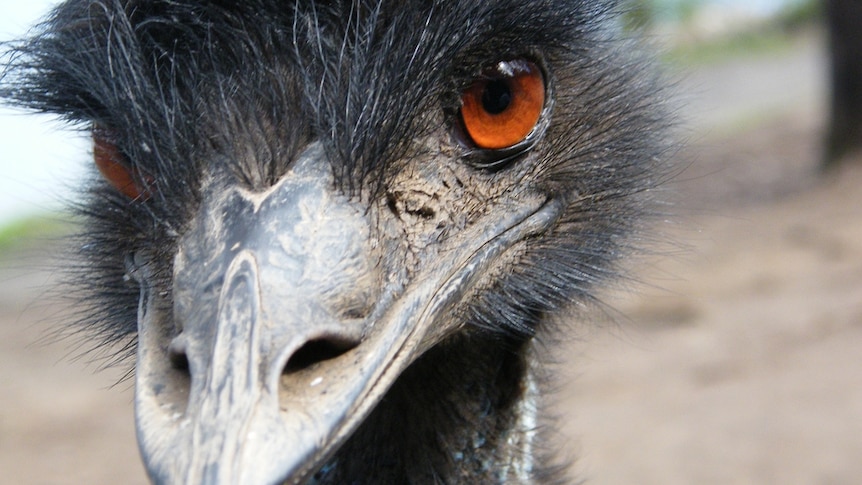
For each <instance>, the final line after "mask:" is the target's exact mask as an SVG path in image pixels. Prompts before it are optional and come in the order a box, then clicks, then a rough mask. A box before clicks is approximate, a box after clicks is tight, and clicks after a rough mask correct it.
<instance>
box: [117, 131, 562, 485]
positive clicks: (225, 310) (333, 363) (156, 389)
mask: <svg viewBox="0 0 862 485" xmlns="http://www.w3.org/2000/svg"><path fill="white" fill-rule="evenodd" d="M333 187H334V183H333V181H332V176H331V175H330V171H329V169H328V165H327V161H326V158H325V156H324V154H323V151H322V150H321V149H320V147H319V145H312V146H311V147H310V148H309V149H308V150H307V151H306V152H305V153H304V154H303V156H302V157H301V158H300V159H299V160H297V162H296V163H295V164H294V166H293V168H292V170H291V172H290V173H288V174H287V175H286V176H285V177H284V178H283V179H282V180H281V181H280V182H279V183H278V184H277V185H276V186H274V187H273V188H272V189H270V190H269V191H267V192H266V193H262V194H261V193H251V192H248V191H245V190H244V189H241V188H236V187H226V186H225V185H223V184H222V185H220V183H219V182H212V183H210V184H209V185H208V186H207V188H206V189H205V190H204V197H203V202H202V206H201V209H200V212H199V215H198V216H197V217H196V218H195V220H194V221H193V222H192V224H191V225H190V227H189V229H188V231H187V232H186V234H185V235H184V236H183V238H182V239H181V240H180V243H179V248H178V253H177V256H176V258H175V262H174V270H173V294H172V295H170V296H168V295H166V294H160V293H158V292H155V291H152V288H153V287H154V285H153V284H152V281H154V280H155V278H158V277H159V276H161V277H164V275H153V274H148V268H149V265H147V264H146V258H145V257H144V256H143V255H138V256H137V258H136V259H137V261H136V263H135V264H134V272H135V277H136V278H137V279H138V280H139V281H140V282H141V287H142V288H143V289H142V293H141V302H140V306H139V318H138V321H139V324H138V326H139V328H138V356H137V377H136V398H135V403H136V418H137V429H138V440H139V444H140V448H141V453H142V455H143V457H144V462H145V463H146V466H147V468H148V471H149V473H150V476H151V478H152V479H153V480H154V481H155V482H157V483H190V484H191V483H207V484H235V483H242V484H247V485H252V484H268V483H278V482H283V481H286V482H288V483H300V482H304V481H306V480H308V479H309V478H311V477H312V476H313V474H314V473H315V471H316V470H317V469H318V468H320V467H321V466H322V465H323V464H324V463H325V461H326V460H327V458H328V457H330V456H331V455H332V454H333V453H334V452H335V450H336V449H337V447H338V446H339V445H340V444H341V443H343V442H344V441H345V440H346V439H347V438H348V437H349V435H350V434H351V433H352V432H353V431H354V430H355V429H356V427H357V426H358V424H359V423H360V422H361V421H362V420H363V418H364V417H365V416H366V415H367V414H368V413H369V411H370V410H371V409H372V408H373V407H374V406H375V404H376V403H377V402H378V401H379V400H380V399H381V398H382V396H383V395H384V394H385V392H386V391H387V390H388V389H389V387H390V386H391V385H392V384H393V383H394V381H395V379H396V378H397V377H398V376H399V375H400V374H401V372H402V371H403V370H404V369H405V368H406V367H407V366H409V365H410V364H411V363H412V362H413V361H414V360H415V359H416V358H417V357H418V356H419V355H421V354H422V353H423V352H424V351H425V350H427V349H428V348H430V347H431V346H433V345H435V344H436V343H438V342H439V341H440V340H441V339H443V338H444V337H445V336H446V335H449V334H451V333H452V332H453V331H455V330H457V323H454V322H456V319H454V318H452V317H451V315H450V314H451V313H452V312H451V311H449V310H451V309H452V308H453V306H454V305H456V304H457V303H458V302H459V301H460V300H461V299H462V297H463V296H464V294H465V292H466V291H467V290H468V289H469V288H470V287H471V286H472V285H473V283H474V282H475V280H476V279H477V278H478V277H479V276H480V275H481V274H482V273H483V269H485V268H487V267H488V265H489V264H491V263H492V262H494V261H495V260H496V259H497V258H498V257H499V256H500V255H501V254H502V253H503V252H505V251H506V250H507V249H508V248H511V247H512V245H513V244H515V243H517V242H519V241H522V240H524V239H525V238H528V237H530V236H533V235H535V234H537V233H540V232H542V231H545V230H547V228H548V227H550V226H551V225H552V224H553V223H554V221H555V220H556V218H557V217H558V216H559V213H560V210H561V209H560V204H558V203H555V202H553V201H552V202H546V201H544V200H540V199H538V198H535V199H532V200H529V201H527V202H523V201H522V202H521V203H520V205H514V202H513V203H512V204H511V205H510V206H509V207H508V208H507V210H506V211H504V212H503V213H498V214H497V215H496V216H495V217H494V219H493V222H487V223H482V224H474V225H473V226H470V227H468V228H467V229H465V231H464V232H462V233H461V234H460V235H459V237H457V238H453V240H452V241H451V242H450V245H449V246H447V250H446V251H445V252H441V253H440V254H441V256H440V257H437V258H434V262H433V263H432V264H429V265H428V266H427V267H425V268H422V269H421V270H419V271H418V272H417V273H416V274H415V275H413V276H411V277H410V280H409V281H408V279H407V278H408V277H407V276H406V274H407V273H406V272H404V271H399V270H398V268H394V267H392V266H393V265H394V264H395V263H392V261H397V258H392V257H391V255H392V254H396V253H397V252H398V251H399V249H398V248H399V247H400V246H398V245H397V244H396V241H395V239H394V238H393V239H392V241H387V239H386V237H372V236H374V235H376V236H379V234H378V233H375V232H374V231H378V230H379V229H378V228H379V226H381V225H383V226H385V223H381V222H380V221H379V220H375V221H372V220H371V219H372V218H371V216H370V215H369V214H370V212H369V211H368V210H367V208H366V207H367V206H362V205H360V204H359V203H358V202H355V201H352V200H351V199H348V198H347V197H344V196H342V195H339V194H338V192H337V191H336V190H335V189H334V188H333ZM489 221H490V219H489ZM450 249H451V250H450Z"/></svg>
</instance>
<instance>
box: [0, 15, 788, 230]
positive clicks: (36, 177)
mask: <svg viewBox="0 0 862 485" xmlns="http://www.w3.org/2000/svg"><path fill="white" fill-rule="evenodd" d="M660 1H663V2H665V3H666V4H668V5H673V4H675V3H679V2H680V1H682V0H660ZM705 1H708V2H711V3H715V4H719V5H725V6H731V7H733V6H745V8H747V9H748V8H750V9H753V11H756V12H759V13H763V12H770V11H774V10H775V9H776V8H778V7H779V6H781V5H782V4H786V3H788V2H792V1H795V0H705ZM55 3H56V0H28V1H26V2H23V1H21V0H0V12H2V13H3V15H2V16H0V40H2V41H7V40H10V39H16V38H20V37H22V36H23V35H24V34H25V33H26V32H27V29H28V28H29V27H30V26H32V25H34V24H35V23H36V22H37V21H38V20H39V19H40V18H41V17H43V16H44V15H45V14H46V13H47V12H48V11H49V9H50V8H51V6H52V5H53V4H55ZM89 146H90V143H89V140H88V139H87V137H86V136H85V135H84V134H81V133H75V132H73V131H71V130H69V129H68V127H64V126H63V125H62V124H61V123H59V122H58V121H56V120H55V119H52V118H50V117H49V116H44V115H40V116H32V115H28V114H27V113H25V112H22V111H17V110H12V109H9V108H5V107H2V106H0V173H2V176H0V226H2V225H3V224H6V223H8V222H10V221H13V220H15V219H18V218H22V217H26V216H29V215H32V214H38V213H44V212H56V211H59V210H60V209H61V208H62V206H63V202H62V201H63V200H68V199H70V198H73V197H74V189H73V188H74V187H76V186H78V185H79V184H80V181H81V179H82V177H83V174H84V173H85V171H86V170H87V166H88V164H90V163H91V162H90V155H89V150H90V148H89Z"/></svg>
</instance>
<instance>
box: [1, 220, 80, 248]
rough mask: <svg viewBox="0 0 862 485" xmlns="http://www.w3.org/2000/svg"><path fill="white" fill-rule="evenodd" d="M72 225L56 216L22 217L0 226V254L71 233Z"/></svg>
mask: <svg viewBox="0 0 862 485" xmlns="http://www.w3.org/2000/svg"><path fill="white" fill-rule="evenodd" d="M64 219H65V220H64ZM73 227H74V225H73V223H72V222H71V221H70V220H69V218H68V217H63V216H61V215H58V214H43V215H35V216H29V217H24V218H21V219H18V220H15V221H12V222H10V223H7V224H6V225H3V226H0V253H8V252H13V251H16V250H22V249H28V248H29V247H31V246H33V245H38V244H41V243H44V242H47V241H50V240H56V239H58V238H61V237H63V236H65V235H68V234H70V233H71V232H72V228H73Z"/></svg>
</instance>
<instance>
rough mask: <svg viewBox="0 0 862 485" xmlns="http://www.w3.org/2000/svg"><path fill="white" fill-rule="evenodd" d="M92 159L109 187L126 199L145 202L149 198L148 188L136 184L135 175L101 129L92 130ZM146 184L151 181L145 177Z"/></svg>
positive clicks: (107, 133)
mask: <svg viewBox="0 0 862 485" xmlns="http://www.w3.org/2000/svg"><path fill="white" fill-rule="evenodd" d="M93 159H94V161H95V162H96V167H98V168H99V172H100V173H101V174H102V176H104V177H105V179H107V180H108V182H110V183H111V185H113V186H114V188H116V189H117V190H119V191H120V193H122V194H123V195H125V196H126V197H128V198H130V199H133V200H139V199H140V200H146V199H148V198H149V197H150V190H149V188H148V187H144V188H142V187H141V185H140V184H139V183H138V182H136V178H139V177H136V175H137V174H136V173H135V172H134V171H133V170H132V169H130V168H128V167H127V166H126V165H125V159H124V157H123V155H122V154H121V153H120V150H119V149H118V148H117V145H116V144H114V143H113V142H112V141H111V135H110V132H108V131H107V130H104V129H101V128H94V129H93ZM146 181H147V182H148V184H151V183H152V179H151V178H149V177H147V178H146Z"/></svg>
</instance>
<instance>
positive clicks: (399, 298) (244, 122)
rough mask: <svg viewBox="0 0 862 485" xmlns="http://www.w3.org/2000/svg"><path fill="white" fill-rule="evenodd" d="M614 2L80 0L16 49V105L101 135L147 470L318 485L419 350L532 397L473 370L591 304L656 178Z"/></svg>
mask: <svg viewBox="0 0 862 485" xmlns="http://www.w3.org/2000/svg"><path fill="white" fill-rule="evenodd" d="M612 11H613V5H608V4H606V3H603V2H595V1H592V0H591V1H586V0H582V1H578V0H574V1H542V2H531V1H519V0H499V1H491V2H445V1H433V2H426V1H409V2H402V1H399V2H390V1H377V2H361V1H344V2H337V1H336V2H316V1H310V0H309V1H296V2H284V1H266V0H257V1H248V2H216V1H203V0H170V1H169V0H101V1H96V0H68V1H66V2H65V3H63V4H61V5H60V6H59V7H58V8H57V9H56V10H55V11H54V13H53V14H52V16H51V18H50V19H49V20H48V21H47V22H46V23H45V24H44V25H42V27H41V31H40V32H39V33H38V34H37V35H36V36H35V37H34V38H33V39H31V40H30V41H28V42H26V43H22V44H21V45H18V46H17V47H16V49H15V50H14V51H13V53H12V57H11V68H10V69H11V70H10V71H7V77H6V81H5V90H4V94H5V96H6V97H7V98H11V99H14V100H16V101H17V102H18V103H20V104H23V105H26V106H28V107H31V108H34V109H36V110H39V111H46V112H52V113H59V114H60V115H61V116H63V117H65V118H66V119H67V120H69V121H71V122H74V123H76V124H78V125H79V126H83V127H84V128H85V129H87V130H90V131H91V132H92V136H93V140H94V150H93V156H94V159H95V164H94V166H95V167H97V168H98V169H99V171H100V172H101V176H99V175H98V174H97V173H96V170H95V169H94V170H93V179H92V183H91V186H90V187H89V188H88V192H87V194H88V195H87V198H86V200H85V201H84V202H83V203H82V204H81V206H80V207H81V212H82V214H83V215H84V216H85V218H86V220H87V226H86V227H87V229H86V232H85V233H84V234H83V236H82V237H83V238H84V241H83V243H82V244H81V245H80V251H79V256H80V257H81V258H82V259H81V261H82V262H81V264H78V265H75V266H74V269H73V271H76V273H75V274H76V275H77V277H76V279H77V283H76V284H77V286H78V290H79V291H78V292H77V293H76V294H77V295H80V300H81V305H83V307H84V308H86V309H88V314H89V315H88V317H87V318H85V319H83V320H82V321H81V322H79V324H80V325H83V326H84V327H85V328H87V329H90V330H91V331H93V332H94V333H95V335H97V336H99V337H100V340H99V342H100V343H101V342H112V341H125V342H129V346H128V347H129V348H130V349H133V350H134V351H135V354H136V367H135V390H136V397H135V404H136V406H135V407H136V416H137V426H138V435H139V442H140V446H141V450H142V454H143V457H144V460H145V462H146V466H147V469H148V471H149V473H150V474H151V476H152V478H153V479H154V480H156V481H158V482H166V483H177V482H183V483H195V482H201V483H245V484H252V483H271V482H275V481H279V480H289V481H291V482H293V483H297V482H301V481H303V480H307V479H309V478H310V477H312V476H313V475H314V474H315V473H316V472H318V471H320V470H321V467H324V468H326V467H328V466H333V467H335V466H336V465H332V463H333V462H332V461H331V460H332V457H333V456H335V455H336V453H337V450H338V449H339V448H340V447H342V446H343V445H344V444H345V442H348V440H349V438H350V437H351V435H353V434H356V433H357V429H360V428H361V426H362V423H363V421H364V420H366V419H367V417H368V416H369V414H370V413H372V412H373V410H374V409H375V408H376V407H379V406H382V404H381V403H385V402H386V401H387V399H389V398H388V397H387V396H389V395H390V394H391V393H392V392H393V391H391V389H392V388H393V387H394V386H396V387H397V383H398V382H399V379H401V380H404V379H407V377H405V375H407V374H408V373H409V371H410V369H411V368H415V367H416V366H417V365H418V364H417V362H420V361H423V359H424V362H425V364H424V365H425V367H424V368H425V369H426V371H424V373H423V374H422V375H426V376H427V375H431V376H432V377H433V376H434V375H435V374H434V373H435V372H438V371H439V373H440V375H439V376H437V377H433V379H432V380H434V386H436V387H434V389H442V390H444V391H445V392H447V393H448V392H451V394H452V395H453V396H462V395H463V396H467V397H464V399H468V398H469V396H470V395H471V393H473V392H474V391H472V390H470V389H473V388H475V387H476V385H477V384H481V385H478V388H483V387H493V386H495V385H498V384H499V382H504V381H505V379H509V380H511V381H512V382H513V383H514V384H511V388H512V389H513V390H512V391H511V393H512V395H513V396H515V398H518V397H523V396H524V395H525V393H527V391H526V390H525V389H526V388H525V384H523V383H524V382H525V381H524V379H525V375H526V374H527V372H526V370H525V369H527V368H528V365H527V364H524V365H521V366H509V367H506V368H505V369H506V370H505V372H504V374H505V375H504V376H503V377H501V378H499V379H498V380H497V381H493V382H492V381H488V382H482V381H481V379H475V381H478V382H470V383H468V384H469V385H470V386H474V387H470V388H469V389H468V387H469V386H467V384H465V383H464V382H461V381H459V380H458V379H460V376H459V375H458V374H464V375H473V374H475V373H477V372H478V371H476V370H475V369H477V368H485V367H487V368H492V367H493V366H492V365H490V364H488V361H490V360H492V359H501V360H502V359H506V358H508V357H505V356H510V355H519V353H522V352H523V351H524V350H523V349H524V345H525V343H526V342H528V341H529V340H530V339H531V338H532V337H533V336H534V335H535V334H536V333H537V332H540V331H542V327H543V325H547V324H546V323H543V319H544V317H545V316H546V315H547V314H549V313H550V312H554V311H557V310H559V309H560V308H562V307H564V306H567V305H571V304H575V305H578V304H581V305H582V304H585V303H588V302H589V301H590V300H591V299H592V298H593V293H592V289H593V288H594V286H595V284H596V283H599V282H601V281H604V280H605V279H606V278H607V277H608V276H611V275H614V274H615V272H616V270H615V265H616V262H617V259H618V257H619V255H620V254H623V253H624V252H625V251H626V250H627V249H628V246H629V242H628V241H629V238H628V235H629V234H630V233H631V232H632V230H633V229H634V228H635V227H636V226H637V224H638V221H639V219H640V216H641V215H642V212H643V197H642V195H643V194H644V193H645V192H647V191H648V190H649V189H651V188H652V187H653V186H654V185H655V181H656V180H657V179H658V178H659V177H660V174H659V172H658V171H657V167H656V164H657V162H656V161H657V160H659V159H660V158H661V155H662V151H663V150H664V144H663V142H662V130H661V123H662V121H661V120H662V116H661V113H660V110H658V109H656V105H655V104H656V101H655V92H656V89H655V86H654V84H653V81H652V77H651V76H650V75H649V74H648V72H647V71H645V70H644V65H643V64H642V62H641V61H639V60H638V58H637V56H635V55H633V53H632V52H631V50H630V49H629V46H628V44H625V43H622V44H621V43H619V42H616V41H614V39H613V36H614V34H615V33H616V32H617V30H618V29H617V24H615V23H614V22H615V21H614V19H613V17H612V15H611V13H612ZM465 336H466V337H465ZM465 338H466V339H468V340H469V341H470V342H473V343H474V345H472V346H470V345H462V346H460V347H454V348H457V349H458V350H459V352H458V353H457V355H456V354H455V353H454V352H451V351H450V352H449V353H448V354H447V353H445V352H437V353H436V354H435V353H434V349H439V348H442V347H445V346H446V345H450V347H449V348H452V344H451V342H453V341H456V340H457V339H465ZM468 351H469V352H474V353H475V356H473V355H472V354H471V355H470V356H465V355H464V354H465V353H466V352H468ZM429 355H432V356H434V357H433V358H436V359H437V361H434V360H433V358H432V357H428V356H429ZM447 355H448V356H450V357H451V358H449V357H447V358H441V356H444V357H445V356H447ZM501 356H503V357H501ZM468 357H469V358H468ZM519 358H520V357H519ZM471 359H472V360H471ZM522 360H523V359H522ZM473 362H483V364H482V365H479V364H476V365H472V363H473ZM463 363H467V365H466V366H465V367H463V368H461V369H454V370H453V369H452V367H453V366H455V365H462V364H463ZM482 366H484V367H482ZM497 368H501V366H497V367H494V369H497ZM444 369H445V372H444ZM495 372H496V371H495ZM501 372H502V371H501ZM506 373H507V374H506ZM444 375H445V376H444ZM483 375H484V374H483ZM448 376H455V377H448ZM504 378H505V379H504ZM464 380H466V378H465V379H464ZM441 383H442V384H441ZM447 386H448V387H447ZM475 392H480V391H475ZM481 392H484V391H481ZM446 399H450V400H452V399H454V398H451V396H440V397H439V400H441V401H444V400H446ZM506 402H509V401H506ZM424 404H425V403H419V402H416V403H415V406H416V407H420V406H422V405H424ZM501 406H502V404H501ZM507 406H509V407H511V405H509V404H507ZM407 407H408V408H409V407H410V406H407ZM491 411H493V410H491ZM407 412H412V411H411V410H409V409H408V411H407ZM485 412H486V414H489V413H490V412H489V411H488V410H486V411H485ZM442 414H445V413H442ZM483 416H484V415H483ZM481 419H485V418H484V417H481ZM381 420H382V421H385V420H386V419H385V418H382V419H381ZM476 420H477V421H478V420H480V417H477V418H476ZM399 422H402V421H399ZM403 422H409V420H406V421H403ZM367 435H369V436H371V435H372V434H367ZM503 441H505V440H503ZM511 441H512V440H511V439H509V441H508V442H511ZM496 453H497V455H495V456H498V455H499V452H496ZM328 464H329V465H328ZM324 471H325V470H324ZM522 472H524V473H526V475H524V476H527V475H528V474H529V470H526V471H524V470H522ZM320 473H323V472H320ZM320 473H318V477H320V476H321V474H320Z"/></svg>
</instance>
